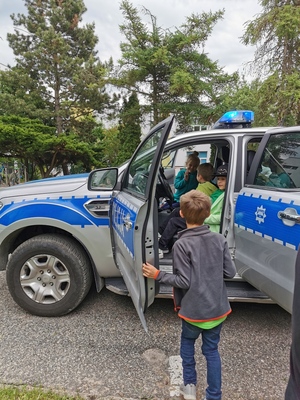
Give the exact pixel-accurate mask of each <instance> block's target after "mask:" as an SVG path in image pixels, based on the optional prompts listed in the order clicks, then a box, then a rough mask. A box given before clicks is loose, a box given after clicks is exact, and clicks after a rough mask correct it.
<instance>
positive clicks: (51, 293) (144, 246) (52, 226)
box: [0, 110, 300, 329]
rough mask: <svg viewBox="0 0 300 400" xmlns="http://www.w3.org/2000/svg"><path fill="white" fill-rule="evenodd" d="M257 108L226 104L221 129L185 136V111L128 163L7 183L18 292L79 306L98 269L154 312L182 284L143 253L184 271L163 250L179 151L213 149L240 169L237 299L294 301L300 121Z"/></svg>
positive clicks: (234, 241)
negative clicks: (266, 123) (147, 266)
mask: <svg viewBox="0 0 300 400" xmlns="http://www.w3.org/2000/svg"><path fill="white" fill-rule="evenodd" d="M252 120H253V113H252V112H251V111H247V110H246V111H235V112H229V113H226V114H225V115H224V116H223V117H222V118H221V119H220V120H219V121H218V123H217V124H216V126H215V129H212V130H207V131H200V132H190V133H182V134H178V135H175V134H173V133H172V125H173V122H174V117H169V118H167V119H165V120H164V121H162V122H161V123H159V124H158V125H156V126H155V127H154V128H153V129H152V130H151V131H150V132H149V133H148V135H147V136H146V137H145V138H144V140H143V141H142V142H141V144H140V145H139V147H138V148H137V149H136V151H135V153H134V154H133V156H132V158H131V160H130V161H129V162H128V163H126V164H124V165H123V166H120V167H119V168H106V169H99V170H94V171H92V172H91V173H90V174H89V175H87V174H86V175H82V176H68V177H62V178H57V179H55V178H50V179H44V180H41V181H35V182H29V183H27V184H22V185H17V186H14V187H11V188H5V189H3V190H1V191H0V201H1V204H0V206H1V209H0V260H1V264H0V267H1V269H3V270H4V269H6V275H7V284H8V288H9V291H10V293H11V295H12V297H13V298H14V300H15V301H16V302H17V303H18V304H19V305H20V306H21V307H22V308H23V309H24V310H26V311H28V312H30V313H32V314H35V315H41V316H59V315H64V314H66V313H68V312H70V311H72V310H73V309H74V308H76V307H77V306H78V305H79V304H80V303H81V301H82V300H83V299H84V297H85V296H86V294H87V293H88V291H89V289H90V286H91V283H92V281H93V280H94V281H95V283H96V288H97V290H98V291H99V292H100V291H101V289H102V288H104V287H106V288H108V289H109V290H112V291H114V292H115V293H118V294H123V295H130V296H131V298H132V301H133V303H134V306H135V308H136V310H137V312H138V315H139V317H140V319H141V321H142V324H143V326H144V327H145V329H146V320H145V316H144V313H145V311H146V309H147V307H149V306H150V305H151V304H152V303H153V301H154V299H155V297H172V288H171V287H167V286H164V285H159V284H158V283H157V282H156V281H154V280H152V279H145V278H144V277H143V274H142V263H143V262H144V261H146V260H147V261H148V262H150V263H152V264H154V265H156V266H158V267H159V268H160V269H162V270H165V271H170V272H171V271H172V256H171V254H170V255H167V256H164V257H163V258H161V257H160V256H159V247H158V227H159V225H160V224H161V223H162V221H163V220H164V219H165V218H166V217H167V215H168V212H169V211H170V209H167V210H163V211H162V210H161V209H160V208H159V200H160V199H161V198H163V199H166V201H167V202H169V203H170V205H171V203H172V196H173V190H172V185H173V182H174V178H175V170H176V159H177V158H178V154H179V153H180V152H182V151H186V152H189V151H192V150H193V149H195V148H199V146H200V148H203V149H209V150H208V152H209V154H207V161H209V162H211V163H212V164H213V166H214V168H215V169H216V168H217V167H218V166H219V165H220V164H222V163H224V162H226V163H228V166H229V167H228V168H229V173H228V179H227V188H226V192H225V198H224V206H223V213H222V221H221V227H220V232H221V233H222V234H223V235H224V236H225V237H226V239H227V241H228V245H229V248H230V251H231V255H232V259H233V260H234V262H235V265H236V268H237V272H238V274H237V276H236V277H235V278H234V279H233V280H230V281H227V282H226V285H227V289H228V296H229V300H230V301H251V302H275V303H277V304H279V305H280V306H281V307H283V308H284V309H286V310H287V311H289V312H291V308H292V307H291V305H292V296H293V282H294V264H295V258H296V250H297V248H298V243H299V238H300V231H299V223H300V215H299V213H300V202H299V200H300V197H299V190H300V174H299V171H298V168H299V167H300V127H293V128H273V129H269V128H251V127H250V125H251V121H252Z"/></svg>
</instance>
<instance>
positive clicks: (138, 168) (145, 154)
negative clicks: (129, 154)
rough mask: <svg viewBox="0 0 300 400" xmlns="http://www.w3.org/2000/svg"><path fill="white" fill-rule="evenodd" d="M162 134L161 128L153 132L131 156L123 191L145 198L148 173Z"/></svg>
mask: <svg viewBox="0 0 300 400" xmlns="http://www.w3.org/2000/svg"><path fill="white" fill-rule="evenodd" d="M162 132H163V128H161V129H159V130H157V131H156V132H154V134H153V135H151V136H150V137H149V138H148V139H146V140H145V142H144V143H143V144H142V145H141V147H140V148H139V150H138V151H137V153H136V154H135V155H134V156H133V159H132V161H131V165H130V168H129V171H128V173H127V176H126V178H125V180H124V186H123V189H125V190H126V189H127V190H129V191H130V192H135V193H137V194H139V195H141V196H144V197H146V192H147V189H148V185H147V184H148V178H149V171H150V168H151V165H152V161H153V157H154V153H155V151H156V148H157V144H158V142H159V140H160V137H161V135H162Z"/></svg>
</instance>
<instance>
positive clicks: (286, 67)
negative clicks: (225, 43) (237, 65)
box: [243, 0, 300, 125]
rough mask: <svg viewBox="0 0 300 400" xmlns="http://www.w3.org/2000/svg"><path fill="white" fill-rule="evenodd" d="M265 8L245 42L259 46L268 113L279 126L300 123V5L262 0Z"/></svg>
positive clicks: (257, 65)
mask: <svg viewBox="0 0 300 400" xmlns="http://www.w3.org/2000/svg"><path fill="white" fill-rule="evenodd" d="M260 3H261V5H262V6H263V11H262V13H261V14H259V15H258V16H257V17H256V18H255V19H254V20H253V21H250V22H248V24H247V28H246V32H245V34H244V36H243V43H244V44H246V45H247V44H251V45H256V46H257V51H256V53H255V59H254V67H255V68H256V71H258V72H259V76H260V77H261V78H262V81H261V85H260V88H259V95H260V102H261V103H263V105H264V107H265V109H264V112H265V113H266V114H269V115H270V116H271V115H273V119H274V120H275V121H276V124H278V125H296V124H297V125H298V124H300V99H299V86H300V76H299V68H300V53H299V48H300V25H299V20H300V7H299V5H298V4H295V1H292V0H276V1H274V0H260Z"/></svg>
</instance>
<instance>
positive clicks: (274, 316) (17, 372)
mask: <svg viewBox="0 0 300 400" xmlns="http://www.w3.org/2000/svg"><path fill="white" fill-rule="evenodd" d="M232 308H233V313H232V314H231V315H230V317H229V318H228V319H227V321H226V322H225V324H224V327H223V332H222V338H221V344H220V352H221V356H222V361H223V400H236V399H240V400H260V399H261V400H268V399H270V400H277V399H278V400H279V399H283V398H284V391H285V387H286V384H287V379H288V374H289V348H290V341H291V329H290V328H291V316H290V314H288V313H286V312H285V311H284V310H282V309H281V308H279V307H278V306H275V305H256V304H241V303H240V304H237V303H233V304H232ZM0 315H1V328H0V383H2V384H18V385H19V384H28V385H40V386H42V387H45V388H52V389H55V390H64V391H66V392H67V393H69V394H76V393H77V394H79V395H81V396H82V397H84V398H86V399H90V400H100V399H106V400H108V399H123V400H124V399H145V400H146V399H147V400H150V399H152V400H154V399H159V400H163V399H174V400H175V399H178V397H177V383H178V379H180V370H179V369H177V370H176V361H177V362H178V360H179V340H180V328H181V325H180V320H179V318H178V317H177V316H176V314H175V313H174V311H173V308H172V301H170V300H163V299H158V300H156V301H155V303H154V304H153V305H152V306H151V308H149V310H148V311H147V314H146V318H147V323H148V328H149V335H147V334H146V333H145V332H144V331H143V328H142V326H141V324H140V322H139V319H138V317H137V315H136V313H135V309H134V307H133V305H132V302H131V299H130V298H127V297H121V296H118V295H116V294H113V293H110V292H109V291H107V290H105V291H103V292H101V293H100V294H97V293H96V292H95V291H94V290H92V291H91V293H90V294H89V295H88V297H87V298H86V299H85V300H84V302H83V304H82V305H81V306H80V307H79V308H78V309H77V310H75V311H74V312H73V313H71V314H69V315H67V316H65V317H61V318H41V317H35V316H32V315H30V314H27V313H25V312H24V311H23V310H22V309H20V308H19V307H18V306H17V305H16V304H15V303H14V302H13V300H12V298H11V297H10V295H9V293H8V290H7V287H6V282H5V273H4V272H0ZM198 350H199V351H198V354H197V368H198V396H199V399H202V398H203V397H204V389H205V365H204V360H203V357H202V355H201V351H200V346H199V347H198ZM174 361H175V364H174ZM174 365H175V369H174Z"/></svg>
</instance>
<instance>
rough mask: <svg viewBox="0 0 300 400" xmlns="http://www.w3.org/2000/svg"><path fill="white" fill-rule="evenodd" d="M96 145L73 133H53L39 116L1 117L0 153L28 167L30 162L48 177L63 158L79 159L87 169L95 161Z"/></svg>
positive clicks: (85, 169) (75, 160) (73, 160)
mask: <svg viewBox="0 0 300 400" xmlns="http://www.w3.org/2000/svg"><path fill="white" fill-rule="evenodd" d="M96 146H97V145H94V148H93V146H91V144H90V143H87V142H84V141H83V140H79V138H78V135H77V134H76V133H70V134H68V135H57V134H55V128H54V127H49V126H46V125H44V124H42V123H41V122H40V121H38V120H31V119H29V118H22V117H18V116H2V117H0V149H1V153H0V156H1V157H11V158H13V159H20V160H21V161H22V163H24V165H25V166H26V168H27V169H28V170H29V164H30V163H33V165H34V166H35V167H36V168H37V169H38V171H39V173H40V176H41V177H43V178H45V177H48V176H49V175H50V174H51V172H52V171H53V169H56V170H57V169H59V167H60V165H62V163H63V161H64V159H63V158H66V159H67V160H68V162H69V163H76V162H78V161H80V162H81V163H82V165H83V167H84V168H83V170H84V171H88V170H90V169H91V166H92V165H94V164H95V163H97V159H96V158H95V154H96V150H97V147H96Z"/></svg>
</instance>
